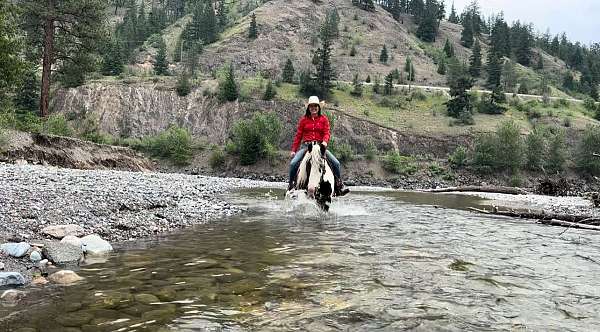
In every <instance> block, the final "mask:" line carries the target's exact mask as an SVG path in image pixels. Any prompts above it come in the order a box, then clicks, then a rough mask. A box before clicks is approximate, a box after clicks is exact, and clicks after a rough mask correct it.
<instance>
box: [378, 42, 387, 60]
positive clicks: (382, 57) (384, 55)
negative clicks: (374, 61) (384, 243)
mask: <svg viewBox="0 0 600 332" xmlns="http://www.w3.org/2000/svg"><path fill="white" fill-rule="evenodd" d="M387 61H388V52H387V47H386V46H385V44H383V48H382V49H381V54H379V62H381V63H387Z"/></svg>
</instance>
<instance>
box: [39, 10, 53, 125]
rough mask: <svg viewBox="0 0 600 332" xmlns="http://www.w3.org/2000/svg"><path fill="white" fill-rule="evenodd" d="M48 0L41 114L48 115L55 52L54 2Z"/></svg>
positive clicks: (42, 115)
mask: <svg viewBox="0 0 600 332" xmlns="http://www.w3.org/2000/svg"><path fill="white" fill-rule="evenodd" d="M54 1H55V0H48V16H47V17H46V18H45V21H46V22H45V24H44V59H43V63H42V91H41V93H40V116H41V117H47V116H48V104H49V101H50V74H51V72H52V60H53V53H54V3H55V2H54Z"/></svg>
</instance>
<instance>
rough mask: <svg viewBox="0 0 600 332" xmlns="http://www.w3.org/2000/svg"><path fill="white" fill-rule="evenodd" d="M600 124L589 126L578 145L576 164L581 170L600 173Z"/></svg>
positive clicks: (593, 173) (595, 173) (594, 173)
mask: <svg viewBox="0 0 600 332" xmlns="http://www.w3.org/2000/svg"><path fill="white" fill-rule="evenodd" d="M595 153H596V154H600V126H588V127H587V128H586V129H585V131H584V133H583V137H582V138H581V141H580V142H579V145H578V146H577V154H576V166H577V168H578V169H579V170H581V171H583V172H586V173H589V174H592V175H600V157H597V156H594V154H595Z"/></svg>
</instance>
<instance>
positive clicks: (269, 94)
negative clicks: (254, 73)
mask: <svg viewBox="0 0 600 332" xmlns="http://www.w3.org/2000/svg"><path fill="white" fill-rule="evenodd" d="M276 95H277V90H275V87H274V86H273V83H272V82H271V80H269V82H268V83H267V87H266V88H265V93H264V94H263V98H262V99H263V100H272V99H273V98H275V96H276Z"/></svg>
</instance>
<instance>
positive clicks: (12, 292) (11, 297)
mask: <svg viewBox="0 0 600 332" xmlns="http://www.w3.org/2000/svg"><path fill="white" fill-rule="evenodd" d="M24 297H25V292H23V291H18V290H16V289H8V290H5V291H4V292H3V293H2V295H0V299H2V301H3V302H8V303H10V304H16V303H17V302H18V301H20V300H21V299H22V298H24Z"/></svg>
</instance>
